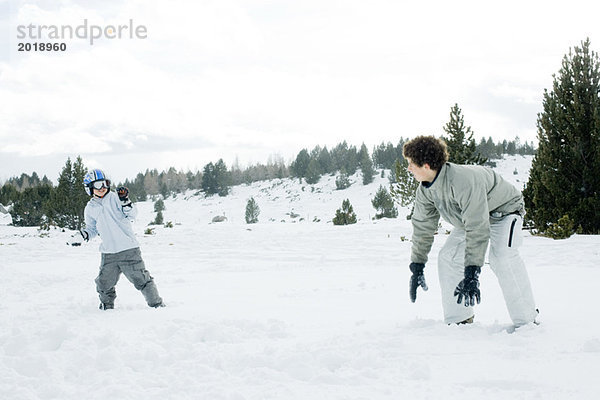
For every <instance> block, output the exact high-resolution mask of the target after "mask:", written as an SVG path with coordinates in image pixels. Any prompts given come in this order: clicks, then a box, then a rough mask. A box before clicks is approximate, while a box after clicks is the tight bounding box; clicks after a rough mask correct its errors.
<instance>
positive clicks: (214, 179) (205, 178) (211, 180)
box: [202, 159, 231, 196]
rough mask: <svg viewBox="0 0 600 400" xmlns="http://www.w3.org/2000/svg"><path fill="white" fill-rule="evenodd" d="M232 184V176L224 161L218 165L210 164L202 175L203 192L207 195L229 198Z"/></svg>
mask: <svg viewBox="0 0 600 400" xmlns="http://www.w3.org/2000/svg"><path fill="white" fill-rule="evenodd" d="M230 184H231V174H230V173H229V171H228V170H227V166H226V165H225V163H224V162H223V160H222V159H220V160H219V161H217V163H216V164H213V163H212V162H211V163H208V164H206V165H205V166H204V170H203V173H202V190H203V191H204V192H205V193H206V194H218V195H219V196H227V194H228V193H229V186H230Z"/></svg>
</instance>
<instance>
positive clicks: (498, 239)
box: [438, 215, 537, 326]
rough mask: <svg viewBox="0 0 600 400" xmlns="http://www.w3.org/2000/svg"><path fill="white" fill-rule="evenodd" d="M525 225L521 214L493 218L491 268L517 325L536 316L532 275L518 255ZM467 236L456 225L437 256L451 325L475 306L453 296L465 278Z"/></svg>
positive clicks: (444, 304) (443, 295) (448, 319)
mask: <svg viewBox="0 0 600 400" xmlns="http://www.w3.org/2000/svg"><path fill="white" fill-rule="evenodd" d="M522 227H523V218H521V216H520V215H507V216H505V217H504V218H501V219H490V253H489V261H490V267H491V269H492V271H493V272H494V274H495V275H496V277H497V278H498V283H499V284H500V288H501V289H502V293H503V294H504V301H505V302H506V307H507V308H508V313H509V314H510V318H511V319H512V321H513V323H514V324H515V325H516V326H520V325H525V324H528V323H530V322H533V321H534V320H535V317H536V316H537V311H536V307H535V301H534V299H533V292H532V290H531V284H530V283H529V275H528V274H527V270H526V269H525V264H524V263H523V260H522V259H521V256H520V255H519V247H520V246H521V244H522V243H523V234H522V232H521V230H522ZM465 235H466V233H465V230H464V229H460V228H455V229H454V230H453V231H452V233H451V234H450V236H448V239H447V240H446V244H445V245H444V247H442V250H441V251H440V254H439V256H438V273H439V277H440V286H441V289H442V306H443V308H444V321H445V322H446V323H448V324H452V323H456V322H460V321H464V320H465V319H467V318H470V317H472V316H473V307H465V306H464V305H463V304H457V303H456V299H457V298H456V296H454V289H456V286H457V285H458V283H459V282H460V281H461V280H462V279H463V278H464V271H465V266H464V260H465V246H466V236H465ZM482 269H483V268H482ZM484 296H485V294H484Z"/></svg>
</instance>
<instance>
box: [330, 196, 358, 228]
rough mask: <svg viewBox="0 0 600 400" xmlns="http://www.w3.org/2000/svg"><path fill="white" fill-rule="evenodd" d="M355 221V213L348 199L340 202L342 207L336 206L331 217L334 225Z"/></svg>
mask: <svg viewBox="0 0 600 400" xmlns="http://www.w3.org/2000/svg"><path fill="white" fill-rule="evenodd" d="M355 223H356V214H355V213H354V209H353V208H352V204H350V200H349V199H346V200H344V201H343V202H342V208H338V209H337V210H336V212H335V217H334V218H333V224H334V225H350V224H355Z"/></svg>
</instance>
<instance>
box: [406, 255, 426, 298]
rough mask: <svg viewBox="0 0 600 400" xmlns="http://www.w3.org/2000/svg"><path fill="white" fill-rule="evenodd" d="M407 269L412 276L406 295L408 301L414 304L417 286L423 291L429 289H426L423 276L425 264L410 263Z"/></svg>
mask: <svg viewBox="0 0 600 400" xmlns="http://www.w3.org/2000/svg"><path fill="white" fill-rule="evenodd" d="M409 268H410V270H411V272H412V276H411V277H410V283H409V290H408V294H409V295H410V301H412V302H413V303H414V302H415V301H417V288H418V287H419V286H421V287H422V288H423V290H427V289H429V288H428V287H427V283H426V282H425V275H424V274H423V269H424V268H425V264H421V263H410V266H409Z"/></svg>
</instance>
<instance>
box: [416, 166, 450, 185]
mask: <svg viewBox="0 0 600 400" xmlns="http://www.w3.org/2000/svg"><path fill="white" fill-rule="evenodd" d="M446 165H448V163H446V164H444V165H442V168H440V169H439V170H438V172H437V174H436V175H435V178H433V181H431V182H421V185H423V186H424V187H425V188H426V189H429V188H430V187H431V186H433V184H434V183H435V181H437V180H438V178H439V177H440V175H442V176H443V175H445V174H446Z"/></svg>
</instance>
